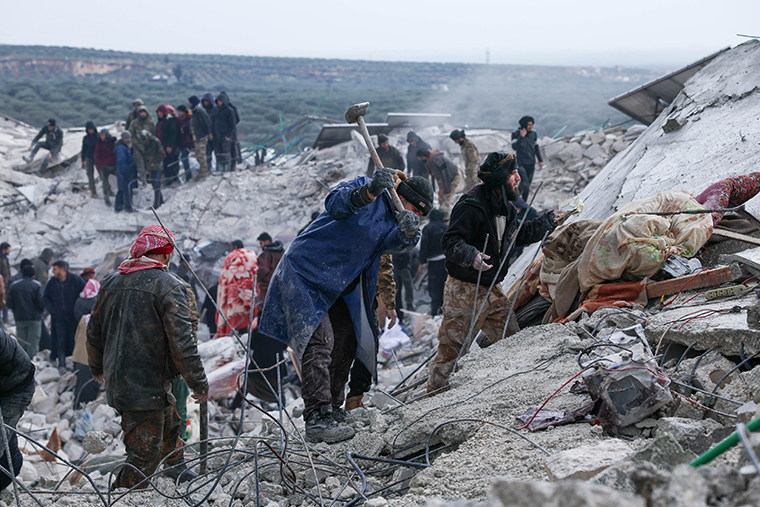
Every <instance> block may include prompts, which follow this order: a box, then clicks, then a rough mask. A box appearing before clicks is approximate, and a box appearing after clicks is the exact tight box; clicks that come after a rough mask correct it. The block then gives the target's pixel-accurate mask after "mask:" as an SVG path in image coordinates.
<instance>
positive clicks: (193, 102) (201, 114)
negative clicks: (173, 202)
mask: <svg viewBox="0 0 760 507" xmlns="http://www.w3.org/2000/svg"><path fill="white" fill-rule="evenodd" d="M187 101H188V103H189V104H190V111H191V112H192V123H191V125H192V129H193V147H194V148H193V149H194V151H195V159H196V160H197V161H198V165H199V166H200V168H199V169H198V174H197V175H196V177H195V178H196V179H198V180H200V179H203V178H205V177H206V176H208V175H209V170H208V166H209V163H208V159H207V155H206V152H207V149H208V144H209V139H210V137H211V119H210V118H209V116H208V113H207V112H206V109H205V108H203V107H201V106H200V102H201V99H199V98H198V97H197V96H195V95H193V96H192V97H190V98H189V99H187Z"/></svg>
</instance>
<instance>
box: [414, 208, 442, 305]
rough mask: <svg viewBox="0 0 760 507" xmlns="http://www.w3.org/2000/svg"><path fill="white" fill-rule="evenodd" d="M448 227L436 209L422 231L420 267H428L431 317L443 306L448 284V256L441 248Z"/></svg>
mask: <svg viewBox="0 0 760 507" xmlns="http://www.w3.org/2000/svg"><path fill="white" fill-rule="evenodd" d="M447 228H448V225H446V222H444V215H443V212H442V211H441V210H439V209H434V210H433V211H431V212H430V222H429V223H428V224H427V225H426V226H425V228H424V229H422V239H421V240H420V266H419V272H420V273H422V270H423V267H422V265H423V264H427V266H428V293H429V294H430V315H432V316H433V317H435V316H436V315H438V312H439V311H440V309H441V306H443V286H444V285H445V284H446V266H445V262H446V256H445V255H444V254H443V249H442V248H441V238H443V234H444V233H445V232H446V229H447Z"/></svg>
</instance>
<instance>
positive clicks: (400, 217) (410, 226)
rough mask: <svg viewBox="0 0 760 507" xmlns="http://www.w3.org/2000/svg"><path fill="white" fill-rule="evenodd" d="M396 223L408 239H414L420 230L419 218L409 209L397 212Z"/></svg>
mask: <svg viewBox="0 0 760 507" xmlns="http://www.w3.org/2000/svg"><path fill="white" fill-rule="evenodd" d="M396 222H398V228H399V229H401V232H403V233H404V235H405V236H406V237H407V238H413V237H414V236H415V235H416V234H417V232H419V230H420V220H419V218H417V215H415V214H414V213H412V212H411V211H409V210H408V209H405V210H403V211H397V212H396Z"/></svg>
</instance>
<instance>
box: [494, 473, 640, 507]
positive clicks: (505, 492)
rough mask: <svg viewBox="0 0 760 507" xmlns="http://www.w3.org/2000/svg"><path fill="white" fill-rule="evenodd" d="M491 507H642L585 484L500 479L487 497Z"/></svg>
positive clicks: (625, 496) (621, 494) (633, 499)
mask: <svg viewBox="0 0 760 507" xmlns="http://www.w3.org/2000/svg"><path fill="white" fill-rule="evenodd" d="M488 498H489V503H488V505H489V506H492V507H502V506H503V507H537V506H541V507H571V506H572V507H576V506H578V507H579V506H584V507H609V506H610V505H614V506H615V507H645V506H646V502H645V501H644V499H643V498H641V497H636V496H634V495H631V494H629V493H624V492H620V491H615V490H614V489H612V488H608V487H606V486H601V485H598V484H590V483H588V482H583V481H578V480H570V481H562V482H558V483H546V482H537V481H535V482H533V481H521V480H511V479H502V480H499V481H497V482H496V483H495V484H494V485H493V489H492V490H491V492H490V493H489V494H488Z"/></svg>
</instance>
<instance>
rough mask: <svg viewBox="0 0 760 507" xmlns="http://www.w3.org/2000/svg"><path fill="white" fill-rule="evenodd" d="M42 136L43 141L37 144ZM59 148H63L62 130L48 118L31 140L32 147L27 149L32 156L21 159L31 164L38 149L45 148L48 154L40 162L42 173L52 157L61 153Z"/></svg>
mask: <svg viewBox="0 0 760 507" xmlns="http://www.w3.org/2000/svg"><path fill="white" fill-rule="evenodd" d="M43 136H44V137H45V140H44V141H42V142H37V141H39V140H40V139H42V137H43ZM61 147H63V130H61V129H60V128H58V126H57V125H56V122H55V120H54V119H53V118H50V119H49V120H48V122H47V125H45V126H44V127H42V128H41V129H40V131H39V132H38V133H37V135H36V136H34V139H32V145H31V146H30V147H29V151H31V152H32V154H31V155H29V157H23V159H24V160H26V161H27V162H28V163H30V164H31V163H32V160H34V156H35V155H36V154H37V152H38V151H39V149H40V148H45V149H46V150H48V151H49V152H50V153H49V154H48V156H47V157H45V160H44V161H43V162H42V167H40V172H41V173H44V172H45V171H46V170H47V168H48V164H50V161H51V160H52V159H53V157H55V156H57V155H58V153H59V152H60V151H61Z"/></svg>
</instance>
